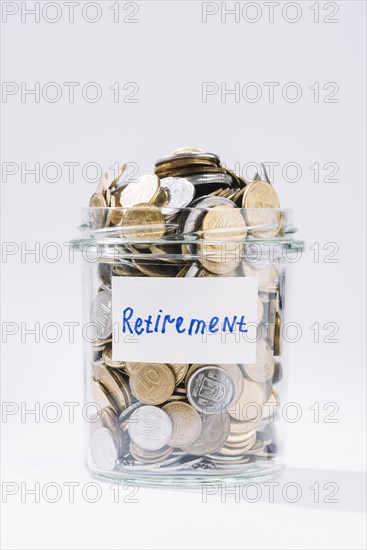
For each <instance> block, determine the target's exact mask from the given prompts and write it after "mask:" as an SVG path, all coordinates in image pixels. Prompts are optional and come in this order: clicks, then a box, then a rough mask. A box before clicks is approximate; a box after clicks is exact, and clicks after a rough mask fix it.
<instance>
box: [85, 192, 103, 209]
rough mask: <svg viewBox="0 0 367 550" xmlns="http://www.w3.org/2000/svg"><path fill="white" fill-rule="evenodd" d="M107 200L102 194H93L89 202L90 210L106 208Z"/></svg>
mask: <svg viewBox="0 0 367 550" xmlns="http://www.w3.org/2000/svg"><path fill="white" fill-rule="evenodd" d="M106 206H107V204H106V201H105V198H104V196H103V195H102V194H100V193H93V195H92V196H91V198H90V201H89V208H106Z"/></svg>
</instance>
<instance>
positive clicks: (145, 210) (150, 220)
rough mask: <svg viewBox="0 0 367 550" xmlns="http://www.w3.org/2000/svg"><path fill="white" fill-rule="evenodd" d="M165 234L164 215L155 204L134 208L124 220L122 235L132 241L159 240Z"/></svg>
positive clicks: (140, 205)
mask: <svg viewBox="0 0 367 550" xmlns="http://www.w3.org/2000/svg"><path fill="white" fill-rule="evenodd" d="M164 232H165V224H164V217H163V214H161V212H160V210H159V208H157V207H156V206H154V205H153V204H139V205H137V206H133V207H131V208H129V209H128V210H127V211H126V213H125V214H124V217H123V219H122V235H123V236H124V237H125V238H127V239H130V240H132V241H140V240H147V239H148V240H159V239H161V238H162V237H163V235H164Z"/></svg>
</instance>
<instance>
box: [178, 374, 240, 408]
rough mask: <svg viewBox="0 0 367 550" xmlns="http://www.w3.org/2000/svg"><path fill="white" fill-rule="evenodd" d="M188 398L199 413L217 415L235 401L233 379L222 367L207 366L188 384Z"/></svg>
mask: <svg viewBox="0 0 367 550" xmlns="http://www.w3.org/2000/svg"><path fill="white" fill-rule="evenodd" d="M186 389H187V397H188V400H189V401H190V403H191V405H192V406H193V407H194V409H196V410H197V411H199V412H202V413H205V414H216V413H218V412H220V411H223V410H224V409H226V408H227V407H229V405H230V404H231V403H232V401H233V396H234V383H233V380H232V377H231V376H230V375H229V374H228V373H227V372H226V371H225V370H224V369H222V368H221V367H217V366H214V365H213V366H211V365H206V366H204V367H201V368H200V369H198V370H196V371H195V372H194V373H193V374H192V375H191V376H190V378H189V379H188V382H187V388H186Z"/></svg>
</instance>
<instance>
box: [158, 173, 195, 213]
mask: <svg viewBox="0 0 367 550" xmlns="http://www.w3.org/2000/svg"><path fill="white" fill-rule="evenodd" d="M161 187H162V188H163V189H164V190H165V191H166V192H167V193H168V204H167V207H168V208H184V207H185V206H187V205H188V204H190V202H191V201H192V199H193V198H194V195H195V187H194V186H193V184H192V183H191V181H189V180H188V179H186V178H173V177H167V178H162V179H161Z"/></svg>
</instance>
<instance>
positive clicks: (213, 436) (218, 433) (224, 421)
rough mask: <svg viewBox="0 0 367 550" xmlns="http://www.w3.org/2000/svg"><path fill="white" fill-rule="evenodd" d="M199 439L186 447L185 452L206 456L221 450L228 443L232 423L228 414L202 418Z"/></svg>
mask: <svg viewBox="0 0 367 550" xmlns="http://www.w3.org/2000/svg"><path fill="white" fill-rule="evenodd" d="M201 420H202V424H201V432H200V435H199V437H198V438H197V439H196V440H195V441H194V442H193V443H191V445H186V446H185V451H186V452H187V453H190V454H192V455H199V456H205V455H208V454H211V453H214V452H216V451H218V450H219V449H221V448H222V447H223V445H224V444H225V442H226V441H227V438H228V435H229V430H230V426H231V422H230V419H229V415H228V414H227V413H226V412H223V413H221V414H213V415H209V416H202V417H201Z"/></svg>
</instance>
